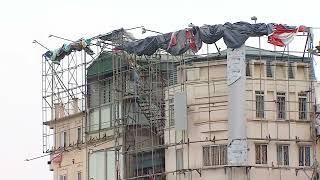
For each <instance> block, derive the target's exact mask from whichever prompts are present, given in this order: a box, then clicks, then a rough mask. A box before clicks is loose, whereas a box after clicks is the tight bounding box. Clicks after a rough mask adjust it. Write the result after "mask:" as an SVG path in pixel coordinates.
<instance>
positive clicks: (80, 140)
mask: <svg viewBox="0 0 320 180" xmlns="http://www.w3.org/2000/svg"><path fill="white" fill-rule="evenodd" d="M81 142H82V134H81V127H78V128H77V143H81Z"/></svg>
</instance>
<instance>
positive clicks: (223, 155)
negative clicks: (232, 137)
mask: <svg viewBox="0 0 320 180" xmlns="http://www.w3.org/2000/svg"><path fill="white" fill-rule="evenodd" d="M205 148H208V152H209V153H207V154H208V157H205V154H204V153H205V151H204V149H205ZM215 150H217V151H216V152H217V153H218V154H217V155H214V154H213V153H214V151H215ZM205 160H207V161H205ZM227 164H228V146H227V145H226V144H214V145H205V146H202V166H204V167H210V166H224V165H227Z"/></svg>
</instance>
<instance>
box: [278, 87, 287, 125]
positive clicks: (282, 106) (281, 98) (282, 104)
mask: <svg viewBox="0 0 320 180" xmlns="http://www.w3.org/2000/svg"><path fill="white" fill-rule="evenodd" d="M277 118H278V119H285V118H286V93H277Z"/></svg>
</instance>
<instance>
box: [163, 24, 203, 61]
mask: <svg viewBox="0 0 320 180" xmlns="http://www.w3.org/2000/svg"><path fill="white" fill-rule="evenodd" d="M201 46H202V41H201V39H200V34H199V27H196V26H195V27H193V28H191V29H183V30H180V31H177V32H174V33H172V35H171V39H170V42H169V44H168V47H167V49H165V50H166V51H167V52H168V53H170V54H172V55H181V54H183V53H185V52H187V51H188V50H189V49H191V50H192V51H193V52H195V53H196V52H198V51H199V49H200V48H201Z"/></svg>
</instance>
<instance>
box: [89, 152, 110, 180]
mask: <svg viewBox="0 0 320 180" xmlns="http://www.w3.org/2000/svg"><path fill="white" fill-rule="evenodd" d="M106 168H107V167H106V153H105V152H104V151H103V152H95V153H93V154H90V156H89V179H94V180H105V179H106Z"/></svg>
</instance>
